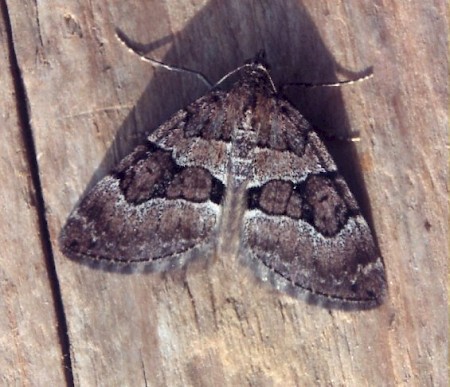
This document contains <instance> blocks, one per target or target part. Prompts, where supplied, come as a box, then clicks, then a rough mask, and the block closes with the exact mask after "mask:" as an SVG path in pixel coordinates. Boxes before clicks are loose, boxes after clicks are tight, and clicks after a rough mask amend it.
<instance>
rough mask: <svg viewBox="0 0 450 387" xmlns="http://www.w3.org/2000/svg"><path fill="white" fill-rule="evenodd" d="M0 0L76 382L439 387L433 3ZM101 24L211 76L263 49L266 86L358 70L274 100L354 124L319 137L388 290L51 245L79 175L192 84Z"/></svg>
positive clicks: (440, 45) (441, 291)
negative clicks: (149, 263)
mask: <svg viewBox="0 0 450 387" xmlns="http://www.w3.org/2000/svg"><path fill="white" fill-rule="evenodd" d="M8 6H9V8H11V9H12V10H14V12H15V14H16V22H15V24H14V25H13V27H14V28H15V29H16V32H15V35H14V36H15V45H16V50H17V53H18V57H19V59H20V65H21V68H22V69H23V73H24V80H25V85H26V88H27V94H28V98H29V106H30V109H31V113H32V116H31V117H32V125H33V130H34V134H35V138H36V144H37V149H38V154H39V166H40V170H41V178H42V184H43V189H44V195H45V198H46V204H47V208H48V221H49V226H50V232H51V235H52V239H53V241H54V245H53V246H54V252H55V255H56V260H57V262H56V263H57V268H58V274H59V279H60V283H61V287H62V292H63V298H64V305H65V310H66V313H67V319H68V325H69V336H70V340H71V345H72V353H71V355H72V363H73V366H74V375H75V383H76V384H77V385H143V384H144V381H145V380H147V382H148V383H149V384H150V385H171V386H176V385H213V384H214V385H252V384H253V385H282V384H283V385H380V384H382V385H446V380H447V372H446V365H447V358H446V350H447V343H446V337H447V331H446V329H447V298H446V297H447V295H446V291H445V289H446V286H445V285H446V280H447V278H446V273H447V259H446V257H447V251H446V250H447V246H448V245H447V242H446V238H447V227H448V225H447V220H448V217H447V215H448V210H447V202H446V200H447V186H446V184H447V170H446V163H445V160H446V159H445V157H446V155H447V150H446V148H445V144H446V142H447V138H446V128H447V106H448V100H447V91H448V90H447V74H448V72H447V46H446V45H447V40H446V39H447V36H448V34H447V27H446V26H447V20H446V14H445V2H444V1H439V0H435V1H428V2H426V3H423V4H420V5H411V4H410V3H406V2H404V3H402V2H396V3H395V7H393V6H392V5H390V4H385V3H383V2H373V1H346V2H335V1H328V2H326V1H325V2H320V3H319V2H317V1H313V0H311V1H304V2H254V1H248V2H247V1H228V2H221V1H209V2H208V1H196V2H193V1H191V2H187V1H184V0H183V1H181V0H178V1H176V0H166V1H165V2H160V1H149V2H108V3H100V4H97V3H96V4H95V5H93V4H92V3H91V2H88V1H76V2H75V1H54V2H52V4H51V6H50V5H49V4H48V3H40V4H39V5H38V9H37V11H38V12H37V13H36V15H37V16H36V20H34V21H33V20H31V21H30V20H29V19H26V15H27V14H26V12H25V13H24V14H23V15H21V14H20V12H19V5H18V4H17V3H15V2H9V3H8ZM34 6H35V5H34V4H33V5H31V2H30V4H29V7H30V8H31V7H34ZM30 8H25V9H30ZM20 9H21V10H22V9H24V8H23V5H20ZM27 23H29V25H27ZM116 27H117V28H120V29H121V30H122V31H124V32H125V33H126V34H127V35H128V36H129V37H130V38H131V39H133V40H135V41H138V42H142V43H148V42H157V43H158V42H159V43H161V44H159V45H158V44H155V45H154V46H156V47H157V48H156V49H155V50H154V51H153V52H152V56H153V57H155V58H158V59H161V60H163V61H164V62H166V63H170V64H177V65H181V66H183V67H186V68H191V69H195V70H198V71H200V72H202V73H203V74H205V75H206V76H207V77H208V78H210V79H211V80H213V81H214V80H217V79H219V78H220V77H221V76H222V75H223V74H225V73H226V72H228V71H230V70H231V69H233V68H235V67H237V66H238V65H240V64H241V63H242V62H243V61H244V60H245V59H247V58H249V57H251V56H253V55H254V54H255V52H256V51H258V50H259V49H260V48H265V49H266V51H267V56H268V60H269V61H270V63H271V64H272V65H273V75H274V79H275V80H276V81H277V82H278V81H281V82H282V81H285V82H286V81H293V80H296V81H306V82H329V81H333V80H334V79H335V77H336V75H335V74H336V72H339V71H338V70H341V71H340V72H341V73H342V74H341V75H340V78H341V79H346V78H348V77H351V71H350V70H352V71H359V70H361V69H364V68H365V67H367V66H370V65H373V66H374V69H375V77H374V79H373V80H371V81H368V82H365V83H360V84H357V85H355V86H352V87H347V88H342V89H339V90H328V89H326V90H324V89H321V90H310V91H307V90H290V92H289V96H290V97H291V99H292V100H293V102H294V103H295V104H296V105H297V106H299V108H300V110H301V111H302V112H304V113H305V115H306V117H307V118H308V119H309V120H310V121H311V122H312V123H313V124H315V125H316V126H318V127H320V128H322V129H323V130H327V131H331V132H333V131H334V133H339V134H349V133H351V132H353V131H357V132H359V133H360V135H361V138H362V140H361V142H360V143H358V144H357V145H356V146H354V145H349V144H336V143H332V144H330V147H331V148H332V149H331V150H332V152H333V155H335V156H336V158H337V161H338V164H339V165H340V167H341V169H342V171H343V173H344V175H345V176H346V178H347V179H348V180H349V182H350V185H351V187H352V189H353V191H354V192H355V194H356V196H357V198H358V200H359V201H360V203H361V204H362V207H363V209H364V210H365V213H366V214H367V215H368V216H369V217H370V218H371V219H372V224H373V227H374V230H375V231H376V234H377V236H378V240H379V243H380V247H381V250H382V253H383V256H384V258H385V262H386V267H387V271H388V278H389V284H390V294H389V297H388V299H387V301H386V304H385V305H384V306H382V307H381V308H379V309H376V310H371V311H364V312H342V311H332V312H329V311H327V310H325V309H322V308H319V307H316V306H312V305H307V304H305V303H304V302H301V301H298V300H295V299H293V298H290V297H289V296H287V295H283V294H279V293H276V292H274V291H272V290H271V289H270V287H268V286H265V285H261V284H260V283H259V282H257V281H255V280H254V279H253V276H252V274H251V273H250V272H249V271H248V270H247V269H245V268H243V267H241V266H240V265H239V264H238V263H237V262H234V261H224V257H209V260H208V262H209V264H203V263H202V262H199V263H195V264H193V265H190V266H188V268H187V269H186V270H184V271H183V270H181V271H177V272H173V273H167V274H165V275H162V274H149V275H136V276H125V275H120V274H113V273H105V272H101V271H95V270H91V269H89V268H87V267H83V266H79V265H77V264H75V263H73V262H71V261H69V260H67V259H66V258H65V257H63V256H61V255H60V254H59V253H58V249H57V245H56V238H57V235H58V232H59V230H60V228H61V226H62V225H63V223H64V220H65V218H66V216H67V215H68V213H69V211H70V210H71V209H72V208H73V206H74V205H75V204H76V202H77V201H78V200H79V198H80V197H81V196H82V195H83V192H84V191H85V189H87V187H90V186H92V184H94V183H95V182H96V181H98V179H99V178H100V177H101V176H103V175H104V174H105V173H106V172H107V170H108V169H109V168H110V167H111V166H112V165H113V164H114V162H116V161H117V160H118V159H120V158H121V157H122V156H124V155H125V154H126V153H127V152H128V151H129V150H131V149H132V147H133V146H134V145H135V144H136V143H137V142H138V138H139V137H140V136H142V134H143V133H144V132H145V131H149V130H152V129H154V128H155V127H156V126H157V125H158V124H159V123H161V122H163V121H164V120H165V119H167V118H168V117H169V116H170V114H172V113H174V112H175V111H176V110H177V109H178V108H181V107H182V106H184V105H185V104H187V103H188V102H190V101H192V100H193V99H194V98H196V97H197V96H199V95H200V94H202V93H204V92H205V89H204V88H203V86H202V85H201V84H199V82H198V81H197V80H196V79H195V78H194V77H189V76H184V75H177V74H173V73H167V72H164V71H162V70H157V71H154V70H153V69H152V68H151V67H149V66H148V65H146V64H145V63H143V62H141V61H139V60H138V59H137V58H136V57H135V56H134V55H132V54H131V53H129V52H128V51H127V50H125V49H124V48H123V46H122V45H120V44H119V43H118V42H117V40H116V39H115V37H114V29H115V28H116ZM19 31H20V34H19ZM29 36H31V37H34V40H32V39H30V38H29ZM33 42H34V43H33ZM30 53H32V55H30ZM364 187H365V188H364ZM366 191H367V192H366ZM369 203H370V204H369ZM370 215H371V216H370ZM205 260H206V259H205Z"/></svg>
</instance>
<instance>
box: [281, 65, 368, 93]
mask: <svg viewBox="0 0 450 387" xmlns="http://www.w3.org/2000/svg"><path fill="white" fill-rule="evenodd" d="M364 73H366V75H363V76H361V77H359V78H356V79H349V80H346V81H338V82H331V83H307V82H289V83H286V84H285V85H283V89H284V88H286V87H289V86H301V87H306V88H315V87H341V86H345V85H352V84H354V83H358V82H363V81H366V80H368V79H370V78H372V77H373V67H369V68H368V69H367V70H365V71H364Z"/></svg>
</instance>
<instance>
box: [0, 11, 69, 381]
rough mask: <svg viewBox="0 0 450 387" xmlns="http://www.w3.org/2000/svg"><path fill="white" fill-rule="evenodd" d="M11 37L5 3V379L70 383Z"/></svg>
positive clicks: (0, 232) (1, 211)
mask: <svg viewBox="0 0 450 387" xmlns="http://www.w3.org/2000/svg"><path fill="white" fill-rule="evenodd" d="M16 33H18V34H20V30H17V31H16ZM10 42H11V39H10V36H9V34H8V14H7V12H6V7H4V6H3V4H1V5H0V69H1V71H0V85H1V88H0V117H1V118H0V119H1V129H0V154H1V157H0V181H1V183H0V309H1V311H2V312H1V314H0V370H1V372H0V373H1V376H0V384H1V385H3V386H30V385H52V384H55V385H64V383H65V376H64V375H65V372H64V367H63V359H62V350H61V343H60V339H59V337H58V320H57V317H56V313H55V305H54V299H53V294H52V289H51V283H50V282H49V275H48V270H47V265H46V257H45V254H44V247H43V244H42V243H41V240H40V237H41V229H40V226H39V219H38V216H37V207H38V205H37V201H38V200H37V195H36V190H35V187H34V184H33V179H32V176H31V175H32V174H31V169H30V161H32V160H30V158H29V157H28V155H27V151H28V149H29V147H28V146H26V143H27V140H26V131H25V128H24V126H25V125H26V122H24V121H23V120H21V118H20V108H21V107H24V106H25V104H26V101H24V100H20V99H19V96H20V93H19V92H18V89H17V87H16V86H17V82H19V78H20V77H19V76H18V74H17V73H14V72H13V69H14V65H13V59H12V56H13V55H14V53H13V52H11V50H10V47H9V43H10ZM29 43H30V47H35V43H34V42H29ZM15 83H16V84H15ZM24 132H25V133H24Z"/></svg>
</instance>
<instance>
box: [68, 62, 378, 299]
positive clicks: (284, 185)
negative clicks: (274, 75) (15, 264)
mask: <svg viewBox="0 0 450 387" xmlns="http://www.w3.org/2000/svg"><path fill="white" fill-rule="evenodd" d="M235 72H238V73H239V74H240V79H239V80H238V81H237V82H236V83H235V84H234V85H233V86H232V87H231V88H230V89H229V91H222V90H218V89H213V90H211V91H210V92H208V93H207V94H206V95H205V96H203V97H201V98H199V99H198V100H196V101H195V102H193V103H191V104H190V105H188V106H187V107H186V108H184V109H182V110H180V111H178V112H177V113H176V114H175V115H174V116H173V117H172V118H170V119H169V120H168V121H166V122H165V123H163V124H162V125H161V126H160V127H159V128H157V129H156V130H155V131H154V132H153V133H152V134H151V135H150V136H149V137H148V138H147V139H146V141H145V142H144V143H143V144H142V145H140V146H138V147H137V148H136V149H135V150H134V151H133V152H132V153H131V154H129V155H128V156H126V157H125V158H124V159H123V160H122V161H120V162H119V164H118V165H117V166H116V167H115V168H114V169H113V170H112V172H111V173H110V174H108V175H107V176H106V177H104V178H103V179H102V180H101V181H99V182H98V183H97V184H96V185H95V186H94V187H93V189H92V190H91V191H90V192H89V193H88V194H87V195H86V197H84V199H83V200H82V201H81V202H80V204H79V205H78V206H77V207H76V208H75V209H74V211H73V212H72V214H71V215H70V216H69V218H68V220H67V223H66V225H65V226H64V228H63V230H62V232H61V234H60V240H59V241H60V246H61V250H62V252H63V253H64V254H65V255H66V256H68V257H69V258H71V259H74V260H76V261H82V262H87V263H89V264H90V265H92V266H97V267H101V268H103V269H106V270H124V271H130V272H142V271H153V270H157V271H161V270H168V269H170V268H172V267H175V266H179V265H183V264H184V263H186V262H188V261H189V260H190V259H192V258H194V257H202V256H208V255H211V252H215V253H216V254H218V255H219V256H220V255H221V254H228V255H229V254H232V255H234V256H236V257H238V258H239V259H241V260H242V262H244V263H245V264H248V265H250V266H251V267H252V268H253V269H254V272H255V274H256V275H257V276H258V277H259V278H261V279H262V280H265V281H269V282H270V283H272V284H273V285H274V286H275V287H276V288H277V289H279V290H282V291H286V292H288V293H293V294H295V295H298V296H300V297H303V298H305V299H306V300H308V301H312V302H314V300H317V301H318V302H324V303H328V304H330V305H333V304H336V305H350V306H357V307H373V306H376V305H378V304H380V303H381V302H382V300H383V297H384V295H385V292H386V276H385V269H384V264H383V260H382V258H381V256H380V254H379V251H378V249H377V246H376V244H375V242H374V238H373V236H372V234H371V231H370V229H369V227H368V225H367V223H366V221H365V220H364V218H363V216H362V215H361V211H360V209H359V207H358V204H357V203H356V201H355V199H354V197H353V196H352V194H351V193H350V191H349V188H348V186H347V184H346V182H345V181H344V180H343V178H342V177H341V175H340V174H339V172H338V170H337V168H336V165H335V163H334V162H333V160H332V158H331V157H330V155H329V153H328V152H327V150H326V148H325V146H324V144H323V143H322V141H321V140H320V139H319V137H318V135H317V133H316V132H315V131H314V130H313V128H312V126H311V125H310V124H309V123H308V121H307V120H306V119H305V118H304V117H303V116H302V115H301V114H300V113H299V112H298V110H297V109H296V108H294V107H293V105H291V104H290V103H289V102H288V101H287V100H286V99H284V98H283V97H282V96H281V95H279V93H278V92H277V90H276V89H275V86H274V84H273V81H272V79H271V77H270V74H269V71H268V66H267V64H266V63H265V61H264V59H263V58H262V57H261V56H257V57H256V58H254V59H253V60H251V61H249V62H247V63H246V64H245V65H243V66H241V68H239V69H237V70H236V71H235Z"/></svg>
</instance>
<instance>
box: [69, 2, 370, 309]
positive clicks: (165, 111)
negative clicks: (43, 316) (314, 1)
mask: <svg viewBox="0 0 450 387" xmlns="http://www.w3.org/2000/svg"><path fill="white" fill-rule="evenodd" d="M237 26H238V27H237ZM117 27H118V28H120V25H119V26H117ZM123 32H124V33H125V34H126V35H127V36H129V37H130V39H131V40H132V41H136V42H138V41H142V39H141V37H140V36H133V32H130V31H123ZM171 41H172V42H176V44H174V47H173V48H171V49H170V50H169V51H168V52H167V54H166V55H165V56H164V58H156V59H158V60H160V61H161V62H163V63H166V64H169V65H172V66H177V67H183V68H187V69H192V70H195V71H196V72H199V73H201V74H204V75H205V76H206V77H207V78H208V79H209V80H210V81H211V82H212V83H215V82H216V81H217V80H219V79H220V78H221V77H222V76H223V75H225V74H227V73H229V72H230V71H232V70H233V69H235V68H237V67H239V66H240V65H242V64H243V63H244V62H245V61H246V60H247V59H249V58H251V57H253V56H254V55H255V53H256V52H258V51H259V50H260V49H264V51H265V52H266V57H267V61H268V62H269V64H270V65H271V76H272V78H273V80H274V82H275V84H276V85H283V84H286V83H290V82H307V83H318V84H319V83H329V82H336V81H338V77H337V73H338V72H341V73H342V72H344V73H345V75H346V76H351V75H352V74H353V72H352V71H348V70H343V67H342V66H341V65H340V64H338V63H336V61H335V60H334V57H333V54H332V52H330V50H329V49H328V48H327V47H326V45H325V43H324V42H323V41H322V39H321V37H320V33H319V31H318V30H317V28H316V26H315V24H314V21H313V20H312V19H311V17H310V15H309V13H308V10H307V8H306V7H304V6H303V4H301V3H300V2H290V1H279V2H271V1H261V2H254V1H241V0H230V1H227V2H223V1H220V0H211V1H210V2H208V3H207V4H206V5H205V6H204V7H203V8H202V9H201V11H200V12H199V13H198V14H197V15H196V16H195V17H194V18H192V20H191V21H190V22H189V23H188V24H187V25H186V27H185V28H184V29H183V30H182V31H180V32H178V33H177V34H176V36H174V37H173V39H169V38H167V37H166V38H162V39H160V40H159V42H158V44H150V45H149V46H148V47H145V46H142V47H141V48H144V49H145V48H148V49H153V48H155V47H158V46H160V45H163V44H167V43H168V42H171ZM124 55H126V53H124ZM149 55H150V56H152V53H151V52H150V53H149ZM136 60H138V58H136ZM363 60H364V58H361V61H363ZM357 70H360V69H357ZM355 74H357V72H356V73H355ZM350 87H351V86H350ZM205 92H206V89H205V86H204V85H203V84H201V83H200V82H199V80H198V78H196V77H195V76H191V75H189V74H187V73H186V74H183V73H173V72H168V71H166V70H164V69H157V70H155V71H154V74H153V77H152V79H151V81H150V82H149V84H148V85H147V87H146V89H145V90H144V92H143V93H142V95H141V97H140V98H139V100H138V101H136V103H135V106H134V108H133V109H132V111H130V113H129V115H128V116H127V117H126V119H125V120H124V121H123V122H122V124H121V126H120V128H119V129H118V131H117V135H116V137H115V139H114V141H113V143H112V145H111V147H110V148H109V150H108V151H107V153H106V154H105V156H104V158H103V160H102V162H101V163H100V165H99V167H98V169H97V171H96V173H95V175H94V176H93V177H92V178H91V180H90V182H89V183H88V185H87V187H86V190H85V191H84V193H83V195H82V197H84V196H86V195H87V193H88V192H89V191H90V190H91V188H92V187H93V186H94V185H95V184H96V183H97V182H98V181H99V180H100V179H101V178H102V177H103V176H105V175H106V173H107V172H108V170H110V169H111V167H112V166H113V165H114V164H115V163H117V162H118V161H119V160H120V159H122V157H124V156H125V155H127V154H128V153H130V152H131V151H132V149H133V148H134V147H135V146H136V145H138V144H139V143H141V142H142V140H143V139H144V138H145V136H146V135H147V134H149V133H151V132H152V131H153V130H155V129H156V128H157V127H158V125H159V124H161V123H163V122H164V121H166V120H167V119H168V118H169V117H170V116H171V115H172V114H174V113H175V112H176V111H177V110H179V109H180V108H182V107H183V106H186V105H187V104H188V103H190V102H192V101H194V100H195V99H196V98H198V97H200V96H201V95H203V94H204V93H205ZM286 96H287V98H288V99H289V100H290V102H292V104H293V105H294V106H295V107H296V108H297V109H298V110H299V111H300V113H302V115H304V116H305V118H306V119H307V120H308V121H309V122H310V123H311V124H312V125H313V126H314V127H317V128H320V129H321V131H324V132H328V133H331V134H332V135H339V136H344V137H345V136H347V137H351V133H353V132H354V131H355V130H354V129H353V130H352V128H350V124H349V119H348V116H347V114H346V111H345V107H344V101H343V98H342V93H341V91H340V90H339V89H336V88H333V89H329V88H323V89H314V91H311V90H307V89H302V88H296V89H295V90H292V89H291V90H290V92H289V93H288V94H286ZM130 133H132V135H130ZM139 137H140V139H138V138H139ZM324 142H325V143H326V144H327V145H328V150H329V152H330V153H331V155H332V156H333V158H334V160H335V162H336V164H337V165H338V168H339V170H340V173H341V174H342V175H343V176H344V178H345V180H346V181H347V183H348V185H349V186H350V190H351V191H352V192H353V194H354V195H355V197H356V198H357V200H358V203H359V204H360V206H361V210H362V213H363V214H364V216H365V218H366V219H367V220H368V221H369V224H370V225H371V226H372V225H373V222H372V218H371V211H370V205H369V200H368V194H367V191H366V190H365V187H364V180H363V177H362V173H361V169H360V167H359V164H358V162H357V158H358V157H357V151H356V148H355V146H354V145H353V144H349V143H340V144H339V146H336V145H337V144H336V142H332V143H330V142H329V141H327V140H326V139H325V141H324ZM80 200H81V199H80ZM371 228H372V229H373V227H371ZM199 257H200V254H199V253H196V254H193V256H192V257H190V258H189V259H185V260H179V259H177V260H176V262H175V261H174V262H171V263H168V264H164V265H160V264H154V265H152V264H149V265H143V266H142V267H139V266H134V265H128V266H127V265H123V266H121V267H118V266H117V265H116V264H112V263H111V264H110V263H107V262H106V263H105V262H103V261H96V260H89V259H86V260H85V259H82V260H80V258H79V257H77V259H76V261H77V262H80V261H81V262H82V263H83V264H86V265H88V266H90V267H92V268H95V269H100V270H104V271H108V272H120V273H124V274H133V273H136V272H142V273H150V272H165V271H168V270H169V269H172V268H175V267H177V268H179V267H184V266H185V264H186V263H187V262H188V261H191V259H193V260H197V259H199ZM268 278H269V281H268V282H270V283H272V285H274V286H275V283H274V281H273V280H271V279H270V278H271V276H270V274H269V275H268ZM279 290H280V289H279ZM282 290H283V292H286V293H288V294H291V295H293V296H295V297H299V298H302V299H304V300H305V301H306V302H308V303H311V304H318V303H319V304H321V305H323V306H326V307H327V308H333V309H334V308H335V309H343V308H344V309H346V307H345V305H344V306H343V304H342V303H339V305H337V304H336V303H335V302H334V301H332V300H329V299H326V298H323V299H322V298H320V297H319V298H320V299H319V300H317V299H315V297H316V296H314V295H309V296H304V295H299V294H298V292H297V291H296V290H295V287H294V288H292V289H291V288H290V286H288V284H287V285H286V287H285V288H284V289H282ZM316 298H317V297H316ZM374 306H376V305H372V306H365V307H362V306H361V305H358V306H357V307H356V306H355V305H348V310H353V309H368V308H371V307H374Z"/></svg>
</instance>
